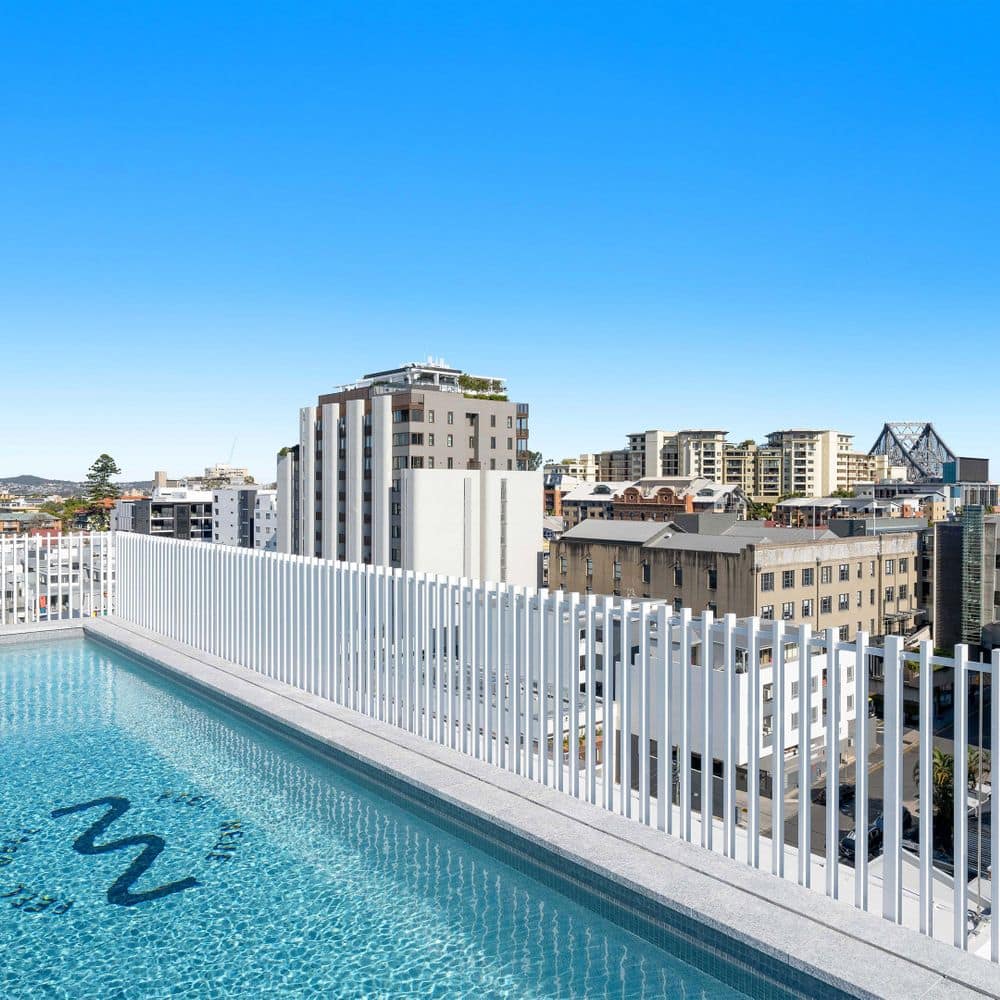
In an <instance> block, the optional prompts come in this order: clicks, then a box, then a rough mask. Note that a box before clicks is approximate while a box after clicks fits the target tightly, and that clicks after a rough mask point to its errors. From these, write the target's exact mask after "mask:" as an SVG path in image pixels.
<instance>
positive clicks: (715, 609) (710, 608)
mask: <svg viewBox="0 0 1000 1000" xmlns="http://www.w3.org/2000/svg"><path fill="white" fill-rule="evenodd" d="M705 610H706V611H710V612H711V613H712V614H713V615H715V614H718V611H719V606H718V605H717V604H716V603H715V602H714V601H709V602H708V604H707V605H706V606H705Z"/></svg>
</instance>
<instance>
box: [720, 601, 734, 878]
mask: <svg viewBox="0 0 1000 1000" xmlns="http://www.w3.org/2000/svg"><path fill="white" fill-rule="evenodd" d="M722 627H723V632H722V662H723V670H724V671H725V675H724V680H725V699H726V700H725V709H724V728H725V734H724V742H723V747H722V776H723V792H722V834H723V852H724V853H725V855H726V857H728V858H735V857H736V759H737V750H736V699H737V688H736V680H737V678H736V615H734V614H727V615H726V617H725V618H724V619H723V623H722Z"/></svg>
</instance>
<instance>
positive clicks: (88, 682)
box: [0, 640, 745, 1000]
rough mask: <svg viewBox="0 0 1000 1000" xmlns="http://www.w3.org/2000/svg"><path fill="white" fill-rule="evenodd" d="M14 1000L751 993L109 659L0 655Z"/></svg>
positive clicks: (4, 921)
mask: <svg viewBox="0 0 1000 1000" xmlns="http://www.w3.org/2000/svg"><path fill="white" fill-rule="evenodd" d="M0 779H2V780H0V941H2V942H3V944H2V947H0V996H2V997H5V998H6V997H12V998H13V997H16V998H22V997H23V998H34V997H46V998H49V997H74V998H75V997H108V998H111V997H114V998H133V997H135V998H140V997H141V998H144V1000H145V998H155V997H198V998H212V997H401V996H413V997H449V998H450V997H476V998H477V1000H487V998H494V997H498V998H499V997H517V998H521V997H588V998H600V997H617V998H633V997H636V998H639V997H668V998H674V997H676V998H681V997H683V998H696V997H698V998H729V997H740V996H744V995H745V994H743V993H739V992H737V991H736V990H734V989H732V988H730V987H728V986H726V985H724V984H723V983H722V982H720V981H719V980H717V979H715V978H713V977H711V976H709V975H708V974H706V973H705V972H703V971H701V970H699V969H697V968H695V967H693V966H692V965H690V964H687V963H685V962H684V961H682V960H681V959H680V958H678V957H675V956H673V955H671V954H669V953H668V952H666V951H664V950H661V949H660V948H657V947H655V946H654V945H653V944H651V943H649V942H647V941H645V940H644V939H642V938H639V937H636V936H634V935H632V934H630V933H628V932H626V931H625V930H623V929H622V928H620V927H618V926H617V925H615V924H613V923H611V922H609V921H606V920H604V919H602V918H601V917H600V916H598V915H597V914H596V913H595V912H593V911H590V910H588V909H586V908H584V907H582V906H580V905H578V904H576V903H574V902H573V901H571V900H570V899H569V898H568V897H567V896H564V895H562V894H561V893H559V892H556V891H554V890H552V889H549V888H547V887H545V886H543V885H542V884H541V883H540V882H537V881H535V880H533V879H532V878H530V877H528V876H526V875H523V874H521V873H519V872H518V871H516V870H515V869H514V868H512V867H509V866H508V865H506V864H504V863H503V862H501V861H499V860H497V859H496V858H494V857H493V856H491V855H490V854H488V853H485V852H484V851H481V850H479V849H478V848H476V847H473V846H471V845H470V844H469V843H466V842H465V841H464V840H462V839H460V838H458V837H456V836H453V835H451V834H449V833H447V832H445V831H444V830H442V829H441V828H440V827H438V826H437V825H433V824H431V823H429V822H427V821H425V820H423V819H421V818H419V817H418V816H417V815H416V814H414V813H412V812H410V811H408V810H407V809H405V808H403V807H402V806H400V805H397V804H395V803H394V802H393V801H391V800H390V799H389V798H386V797H383V796H382V795H381V794H379V793H377V792H373V791H372V790H371V789H370V788H368V787H366V786H365V785H362V784H361V783H359V782H358V781H356V780H354V779H353V778H352V777H351V776H349V775H348V774H347V773H346V772H342V771H341V770H339V769H338V768H336V767H335V766H333V765H332V764H330V763H329V762H327V761H325V760H322V759H320V758H318V757H316V756H314V755H313V754H311V753H310V752H308V751H306V750H304V749H299V748H298V747H296V746H295V745H293V744H291V743H288V742H286V741H284V740H283V739H281V738H279V737H275V736H273V735H271V734H269V733H267V732H265V731H264V730H263V729H258V728H257V727H256V726H254V725H252V724H251V723H248V722H245V721H244V720H242V719H240V718H238V717H237V716H235V715H230V714H229V713H228V712H226V711H224V710H222V709H220V708H217V707H216V706H214V705H212V704H210V703H208V702H205V701H202V700H201V699H199V698H197V697H196V696H193V695H191V694H189V693H188V692H186V691H184V690H182V689H181V688H179V687H176V686H174V685H173V684H172V683H170V682H168V681H165V680H164V679H163V678H161V677H159V676H157V675H155V674H153V673H152V672H149V671H147V669H146V668H144V667H142V666H140V665H138V664H134V663H132V662H131V661H129V660H128V659H126V658H125V657H123V656H120V655H119V654H117V653H115V652H112V651H111V650H109V649H107V648H105V647H103V646H101V645H98V644H96V643H93V642H89V641H85V640H58V641H52V642H45V643H29V644H23V645H18V646H8V647H3V646H0Z"/></svg>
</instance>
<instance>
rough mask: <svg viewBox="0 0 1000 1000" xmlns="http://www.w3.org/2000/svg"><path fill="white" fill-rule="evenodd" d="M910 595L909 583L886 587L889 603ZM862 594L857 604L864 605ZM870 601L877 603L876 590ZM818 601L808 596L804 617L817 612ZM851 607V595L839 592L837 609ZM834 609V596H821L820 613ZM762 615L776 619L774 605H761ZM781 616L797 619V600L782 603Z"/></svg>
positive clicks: (803, 612) (769, 619)
mask: <svg viewBox="0 0 1000 1000" xmlns="http://www.w3.org/2000/svg"><path fill="white" fill-rule="evenodd" d="M908 596H909V588H908V587H907V585H906V584H905V583H904V584H900V586H899V587H898V588H894V587H886V588H885V601H886V603H887V604H889V603H891V602H892V601H895V600H900V601H905V600H906V599H907V598H908ZM862 603H863V601H862V596H861V591H860V590H859V591H858V593H857V601H856V606H857V607H859V608H860V607H861V606H862ZM868 603H869V604H870V605H872V606H874V604H875V591H874V590H870V591H869V592H868ZM815 606H816V602H815V601H813V600H812V598H807V599H806V600H804V601H803V602H802V617H803V618H812V617H813V614H814V612H815ZM850 607H851V595H850V594H838V595H837V610H838V611H848V610H850ZM832 611H833V598H832V597H821V598H820V599H819V613H820V614H821V615H828V614H831V613H832ZM760 617H761V618H762V619H764V620H765V621H773V620H774V605H773V604H764V605H761V609H760ZM781 617H782V620H783V621H794V620H795V602H794V601H786V602H785V603H783V604H782V605H781Z"/></svg>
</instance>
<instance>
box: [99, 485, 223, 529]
mask: <svg viewBox="0 0 1000 1000" xmlns="http://www.w3.org/2000/svg"><path fill="white" fill-rule="evenodd" d="M111 530H112V531H134V532H137V533H139V534H141V535H158V536H161V537H165V538H184V539H190V540H192V541H200V542H210V541H212V532H213V527H212V493H211V492H210V491H208V490H191V489H188V488H186V487H166V488H163V489H154V490H153V495H152V497H150V498H149V499H148V500H119V501H118V502H117V503H116V504H115V506H114V509H113V510H112V511H111Z"/></svg>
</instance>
